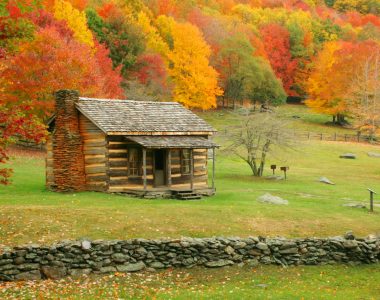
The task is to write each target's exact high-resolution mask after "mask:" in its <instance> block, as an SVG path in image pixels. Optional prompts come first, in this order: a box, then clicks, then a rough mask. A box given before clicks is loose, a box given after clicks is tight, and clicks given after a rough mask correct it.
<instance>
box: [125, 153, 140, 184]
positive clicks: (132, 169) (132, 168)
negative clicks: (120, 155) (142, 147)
mask: <svg viewBox="0 0 380 300" xmlns="http://www.w3.org/2000/svg"><path fill="white" fill-rule="evenodd" d="M128 157H129V160H128V162H129V168H128V170H129V176H132V177H133V176H140V175H141V155H140V151H139V149H137V148H130V149H129V155H128Z"/></svg>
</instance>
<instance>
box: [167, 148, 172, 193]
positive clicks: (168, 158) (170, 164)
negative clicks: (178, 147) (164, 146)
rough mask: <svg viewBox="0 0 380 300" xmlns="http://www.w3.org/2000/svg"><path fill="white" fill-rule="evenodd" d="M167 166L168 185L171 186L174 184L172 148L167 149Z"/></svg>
mask: <svg viewBox="0 0 380 300" xmlns="http://www.w3.org/2000/svg"><path fill="white" fill-rule="evenodd" d="M166 159H167V164H166V165H167V168H168V171H167V176H168V186H169V187H170V186H171V185H172V162H171V160H172V152H171V149H168V151H167V158H166Z"/></svg>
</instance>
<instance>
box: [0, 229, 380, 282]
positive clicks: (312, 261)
mask: <svg viewBox="0 0 380 300" xmlns="http://www.w3.org/2000/svg"><path fill="white" fill-rule="evenodd" d="M379 259H380V237H377V236H368V237H367V238H363V239H361V238H358V239H355V237H354V236H353V235H352V234H350V233H349V234H346V235H345V236H344V237H334V238H305V239H284V238H262V237H250V238H221V237H220V238H218V237H216V238H182V239H171V240H167V239H160V240H145V239H131V240H124V241H119V240H116V241H104V240H94V241H88V240H82V241H64V242H60V243H58V244H54V245H51V246H40V245H27V246H20V247H15V248H13V249H9V251H6V252H3V253H1V254H0V280H31V279H41V278H42V279H44V278H51V279H58V278H61V277H63V276H66V275H72V276H77V275H81V274H89V273H97V274H100V273H109V272H135V271H140V270H143V269H148V270H149V269H163V268H169V267H192V266H204V267H209V268H215V267H223V266H228V265H234V264H240V265H243V264H247V265H249V266H256V265H258V264H276V265H282V266H290V265H324V264H336V263H345V264H370V263H377V262H379Z"/></svg>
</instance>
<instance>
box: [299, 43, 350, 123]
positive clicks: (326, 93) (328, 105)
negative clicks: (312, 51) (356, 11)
mask: <svg viewBox="0 0 380 300" xmlns="http://www.w3.org/2000/svg"><path fill="white" fill-rule="evenodd" d="M339 49H341V45H340V44H339V43H337V42H328V43H326V44H325V46H324V48H323V50H322V51H321V52H320V53H319V54H318V56H317V57H316V59H315V61H314V67H313V70H312V72H311V74H310V77H309V79H308V81H307V83H306V89H307V93H308V95H309V99H308V100H306V102H305V103H306V105H307V106H309V107H310V108H312V110H314V111H315V112H319V113H323V114H327V115H331V116H333V119H334V122H335V120H336V117H338V119H339V118H341V117H340V116H341V115H342V114H344V113H345V112H346V103H345V101H344V100H343V99H342V86H341V85H340V84H339V82H338V80H337V76H336V73H338V72H339V70H336V69H335V67H334V64H335V63H336V60H337V57H336V55H335V54H336V52H337V51H338V50H339ZM338 121H340V120H338Z"/></svg>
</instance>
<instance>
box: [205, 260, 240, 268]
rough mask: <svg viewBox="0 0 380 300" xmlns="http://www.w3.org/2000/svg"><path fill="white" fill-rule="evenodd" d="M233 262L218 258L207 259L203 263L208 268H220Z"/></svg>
mask: <svg viewBox="0 0 380 300" xmlns="http://www.w3.org/2000/svg"><path fill="white" fill-rule="evenodd" d="M233 264H234V263H233V261H231V260H228V259H219V260H213V261H208V262H206V263H205V266H206V267H208V268H220V267H224V266H229V265H233Z"/></svg>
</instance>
